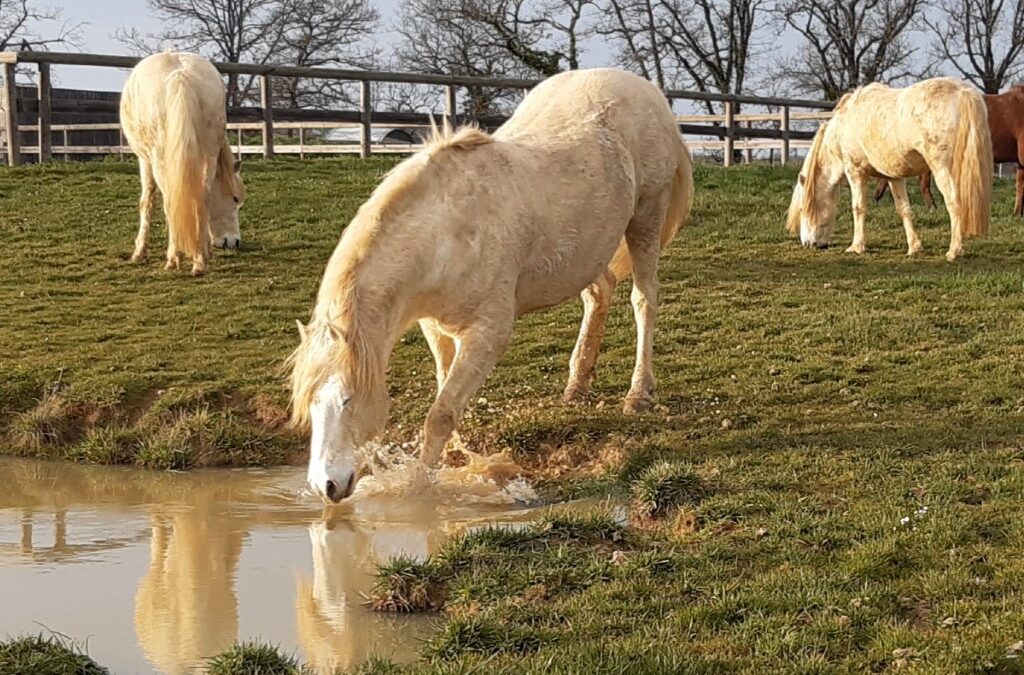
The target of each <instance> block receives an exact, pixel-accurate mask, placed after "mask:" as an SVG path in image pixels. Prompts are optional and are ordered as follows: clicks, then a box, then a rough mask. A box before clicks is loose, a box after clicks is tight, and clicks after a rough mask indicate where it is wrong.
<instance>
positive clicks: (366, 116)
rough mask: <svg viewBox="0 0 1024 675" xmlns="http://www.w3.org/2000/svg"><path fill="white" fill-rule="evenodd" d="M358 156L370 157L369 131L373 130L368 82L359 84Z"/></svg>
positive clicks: (363, 81)
mask: <svg viewBox="0 0 1024 675" xmlns="http://www.w3.org/2000/svg"><path fill="white" fill-rule="evenodd" d="M359 124H360V131H361V133H360V134H359V156H360V157H362V158H363V159H365V158H367V157H369V156H370V151H371V148H370V141H371V137H370V130H371V129H372V128H373V127H372V125H373V101H372V100H371V99H370V81H369V80H360V82H359Z"/></svg>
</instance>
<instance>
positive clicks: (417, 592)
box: [370, 556, 445, 612]
mask: <svg viewBox="0 0 1024 675" xmlns="http://www.w3.org/2000/svg"><path fill="white" fill-rule="evenodd" d="M444 600H445V593H444V585H443V584H442V582H441V581H440V579H439V578H438V570H437V568H436V567H435V566H434V565H432V564H431V563H429V562H420V561H418V560H416V559H414V558H410V557H407V556H399V557H397V558H392V559H391V560H389V561H387V562H385V563H383V564H382V565H380V566H379V567H378V568H377V578H376V581H375V583H374V586H373V590H372V591H371V593H370V607H372V608H373V609H375V610H377V611H382V612H432V611H436V610H438V609H441V607H443V606H444Z"/></svg>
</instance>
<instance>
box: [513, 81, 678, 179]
mask: <svg viewBox="0 0 1024 675" xmlns="http://www.w3.org/2000/svg"><path fill="white" fill-rule="evenodd" d="M597 129H600V130H602V131H603V130H608V131H611V132H612V133H614V134H615V135H616V136H617V137H618V139H619V140H621V143H622V146H623V148H624V149H625V151H626V152H627V153H628V154H629V159H630V160H631V162H632V164H633V165H634V166H633V167H632V168H633V169H634V170H635V171H636V172H637V175H636V179H637V182H638V186H637V187H638V188H639V189H641V190H642V189H643V188H644V183H645V182H647V180H646V179H648V178H650V179H651V182H653V183H657V184H659V185H660V184H662V183H663V181H664V176H662V175H661V174H663V173H664V172H665V171H666V170H668V171H670V172H671V171H675V169H676V165H677V161H678V157H679V155H680V151H681V149H682V148H684V146H683V144H682V139H681V138H680V136H679V130H678V127H677V126H676V120H675V116H674V115H673V113H672V109H671V107H670V106H669V104H668V101H667V100H666V99H665V96H664V95H663V94H662V93H661V90H660V89H658V88H657V87H656V86H655V85H654V84H652V83H651V82H649V81H648V80H645V79H644V78H642V77H640V76H638V75H634V74H632V73H629V72H626V71H624V70H618V69H615V68H593V69H586V70H572V71H566V72H564V73H560V74H558V75H555V76H553V77H550V78H548V79H547V80H544V81H543V82H542V83H540V84H539V85H537V87H536V88H534V89H533V91H531V92H530V94H529V95H528V96H527V97H526V98H525V99H524V100H523V102H522V104H520V106H519V108H517V109H516V112H515V114H513V116H512V117H511V118H510V119H509V120H508V122H506V123H505V124H504V125H502V127H501V128H500V129H499V130H498V131H497V132H495V134H494V136H495V138H496V139H498V140H506V141H513V142H514V141H520V140H523V139H524V138H529V137H539V138H544V139H565V140H567V141H570V142H571V141H574V140H583V141H584V142H585V141H587V140H590V139H593V138H594V137H595V130H597ZM682 151H683V152H685V149H683V150H682ZM646 172H653V173H654V174H657V175H652V176H646V175H645V173H646Z"/></svg>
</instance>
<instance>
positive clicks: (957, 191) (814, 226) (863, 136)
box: [788, 77, 992, 261]
mask: <svg viewBox="0 0 1024 675" xmlns="http://www.w3.org/2000/svg"><path fill="white" fill-rule="evenodd" d="M924 171H931V172H932V173H933V174H934V175H935V182H936V184H937V185H938V187H939V190H940V191H941V192H942V196H943V197H944V198H945V201H946V206H947V208H948V210H949V221H950V230H951V234H950V240H949V251H948V252H947V253H946V259H947V260H950V261H953V260H956V259H957V258H958V257H960V255H961V254H962V253H963V238H964V237H969V236H975V235H983V234H985V233H986V232H988V226H989V203H990V201H991V199H992V142H991V140H990V139H989V128H988V111H987V109H986V107H985V100H984V99H983V98H982V96H981V94H980V93H978V92H977V91H975V90H974V89H973V88H971V87H970V86H968V85H966V84H964V83H963V82H960V81H958V80H953V79H950V78H946V77H937V78H933V79H930V80H924V81H922V82H918V83H917V84H914V85H912V86H910V87H907V88H905V89H893V88H891V87H887V86H885V85H883V84H869V85H867V86H866V87H861V88H859V89H856V90H854V91H853V92H851V93H849V94H847V95H845V96H843V98H841V99H840V100H839V103H838V104H836V107H835V113H834V114H833V116H832V119H831V120H829V121H828V122H827V123H825V124H823V125H822V126H821V128H820V129H818V133H817V134H815V136H814V142H813V143H812V145H811V149H810V151H809V152H808V153H807V157H806V158H805V159H804V165H803V168H802V169H801V170H800V177H799V179H798V181H797V185H796V188H795V189H794V190H793V199H792V201H791V202H790V206H789V217H788V227H789V231H790V232H791V233H792V234H797V233H798V232H799V234H800V241H801V242H802V243H803V245H804V246H817V247H819V248H823V247H827V246H828V245H829V244H831V242H832V229H833V226H834V225H835V220H836V200H837V198H838V192H839V182H840V181H841V180H842V179H843V178H844V177H845V178H846V180H847V181H848V182H849V184H850V191H851V192H852V193H853V244H851V245H850V247H849V248H848V249H846V250H847V252H849V253H863V252H864V249H865V246H866V243H865V237H864V221H865V214H866V213H867V206H868V181H869V180H870V179H872V178H884V179H886V180H888V181H889V185H890V186H891V187H892V196H893V200H894V201H895V203H896V211H897V213H899V215H900V218H901V219H902V220H903V227H904V229H905V231H906V234H907V255H914V254H916V253H919V252H920V251H921V239H920V238H919V237H918V236H917V232H916V231H915V230H914V225H913V222H912V221H911V208H910V202H909V200H908V199H907V187H906V182H905V180H904V179H906V178H911V177H916V176H918V175H919V174H921V173H923V172H924Z"/></svg>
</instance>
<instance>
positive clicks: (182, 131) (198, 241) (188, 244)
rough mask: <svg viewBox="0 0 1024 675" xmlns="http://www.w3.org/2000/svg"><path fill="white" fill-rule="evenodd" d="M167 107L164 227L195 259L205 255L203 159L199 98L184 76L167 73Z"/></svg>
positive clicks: (176, 242) (163, 169)
mask: <svg viewBox="0 0 1024 675" xmlns="http://www.w3.org/2000/svg"><path fill="white" fill-rule="evenodd" d="M165 83H166V86H167V92H168V94H167V110H166V118H165V119H166V125H165V127H164V138H163V166H162V170H161V173H162V174H163V186H162V188H163V193H164V210H165V211H166V212H167V229H168V230H169V232H170V233H171V235H172V236H173V238H174V242H175V246H177V248H178V250H180V251H182V252H184V253H185V255H187V256H189V257H192V258H195V257H197V256H200V255H205V254H206V249H207V239H208V236H207V235H206V232H204V227H205V224H206V220H207V218H206V159H205V157H204V155H203V152H202V147H201V146H200V143H199V138H198V137H197V135H196V134H197V125H198V124H199V123H200V120H201V112H200V110H199V101H198V99H197V98H196V95H195V93H194V92H193V90H192V88H191V87H190V86H189V81H188V76H187V75H186V74H185V73H184V72H182V71H180V70H176V71H174V72H172V73H170V74H169V75H168V76H167V79H166V81H165Z"/></svg>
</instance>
